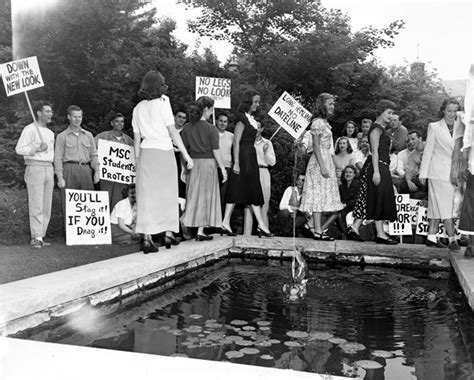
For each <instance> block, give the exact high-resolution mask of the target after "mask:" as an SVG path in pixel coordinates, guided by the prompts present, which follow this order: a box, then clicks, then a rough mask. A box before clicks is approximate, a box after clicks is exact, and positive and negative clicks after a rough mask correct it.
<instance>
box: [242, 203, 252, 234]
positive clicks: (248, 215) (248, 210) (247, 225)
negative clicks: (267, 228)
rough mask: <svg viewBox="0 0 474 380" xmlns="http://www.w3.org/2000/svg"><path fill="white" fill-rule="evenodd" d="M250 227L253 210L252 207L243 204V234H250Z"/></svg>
mask: <svg viewBox="0 0 474 380" xmlns="http://www.w3.org/2000/svg"><path fill="white" fill-rule="evenodd" d="M252 227H253V212H252V207H250V206H245V212H244V235H246V236H250V235H252Z"/></svg>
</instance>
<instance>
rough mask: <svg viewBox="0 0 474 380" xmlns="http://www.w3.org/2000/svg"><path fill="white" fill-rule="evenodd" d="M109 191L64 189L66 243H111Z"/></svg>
mask: <svg viewBox="0 0 474 380" xmlns="http://www.w3.org/2000/svg"><path fill="white" fill-rule="evenodd" d="M111 243H112V233H111V230H110V209H109V193H108V192H107V191H86V190H72V189H66V244H67V245H93V244H111Z"/></svg>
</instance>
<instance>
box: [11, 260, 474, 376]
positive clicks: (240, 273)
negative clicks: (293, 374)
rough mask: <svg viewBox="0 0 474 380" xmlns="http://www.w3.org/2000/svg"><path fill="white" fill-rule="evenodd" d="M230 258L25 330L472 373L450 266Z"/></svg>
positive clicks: (281, 364) (323, 367) (469, 333)
mask: <svg viewBox="0 0 474 380" xmlns="http://www.w3.org/2000/svg"><path fill="white" fill-rule="evenodd" d="M290 276H291V268H290V262H280V261H249V260H246V261H244V260H241V259H229V260H225V261H221V262H219V263H217V264H215V265H213V266H211V267H206V268H201V269H198V270H196V271H194V272H191V273H188V274H186V275H185V276H183V277H181V278H178V279H175V280H173V281H171V282H168V283H167V284H166V285H162V286H160V287H158V288H156V289H149V290H146V291H144V292H141V293H139V294H135V295H133V296H131V297H129V298H127V299H124V300H123V301H121V302H120V303H114V304H111V305H106V306H103V307H100V308H83V310H81V312H80V313H77V315H75V316H73V317H69V318H68V319H67V320H66V319H65V320H62V321H60V322H61V323H60V324H58V325H50V326H43V327H41V328H39V329H35V330H33V331H28V332H26V333H23V334H22V336H19V337H22V338H27V339H33V340H41V341H48V342H58V343H64V344H75V345H85V346H92V347H101V348H107V349H115V350H125V351H134V352H143V353H150V354H159V355H175V356H176V355H179V356H187V357H191V358H198V359H205V360H219V361H230V362H234V363H241V364H251V365H258V366H265V367H277V368H286V369H293V370H298V371H307V372H316V373H321V374H324V373H327V374H334V375H343V376H348V377H356V376H360V377H361V378H365V379H394V380H395V379H396V380H398V379H403V380H405V379H406V380H408V379H419V380H421V379H426V380H437V379H449V380H459V379H468V378H472V376H473V368H472V363H473V357H474V346H473V343H472V342H474V340H473V338H474V320H473V313H472V312H471V310H470V308H469V306H468V305H467V302H466V301H465V299H464V296H463V294H462V291H461V289H460V288H459V286H458V284H457V280H456V279H455V276H454V275H448V274H447V273H446V272H431V273H428V272H420V271H411V270H395V269H387V268H383V269H382V268H378V267H365V268H361V267H356V266H338V267H328V266H325V265H318V266H311V265H310V270H309V274H308V278H309V281H308V284H307V294H306V296H305V298H304V299H302V300H300V301H299V302H296V303H290V302H288V301H287V300H286V299H285V295H284V293H283V291H282V287H283V285H284V283H287V282H288V281H289V278H290Z"/></svg>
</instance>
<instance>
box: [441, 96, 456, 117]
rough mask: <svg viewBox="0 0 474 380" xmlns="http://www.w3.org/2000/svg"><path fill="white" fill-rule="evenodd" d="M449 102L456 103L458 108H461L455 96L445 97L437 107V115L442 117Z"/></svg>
mask: <svg viewBox="0 0 474 380" xmlns="http://www.w3.org/2000/svg"><path fill="white" fill-rule="evenodd" d="M450 104H456V105H457V106H458V110H459V109H460V108H461V105H460V104H459V102H458V101H457V99H455V98H446V99H444V100H443V103H441V107H439V113H438V117H439V118H440V119H442V118H443V117H444V111H445V110H446V108H447V107H448V106H449V105H450Z"/></svg>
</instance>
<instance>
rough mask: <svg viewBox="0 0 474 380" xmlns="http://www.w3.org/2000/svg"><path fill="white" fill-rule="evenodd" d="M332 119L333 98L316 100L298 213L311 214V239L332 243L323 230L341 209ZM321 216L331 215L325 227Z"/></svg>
mask: <svg viewBox="0 0 474 380" xmlns="http://www.w3.org/2000/svg"><path fill="white" fill-rule="evenodd" d="M332 115H334V96H333V95H331V94H326V93H322V94H320V95H319V96H318V97H317V99H316V107H315V112H314V119H313V121H312V123H311V135H312V137H313V139H312V140H313V154H312V155H311V158H310V159H309V162H308V166H307V168H306V181H305V184H304V188H303V196H302V198H301V206H300V210H301V211H302V212H308V213H312V214H313V221H314V239H315V240H326V241H332V240H334V238H332V237H331V236H329V235H327V234H326V232H325V230H326V228H327V227H328V226H329V225H330V224H331V223H332V222H334V221H335V220H336V218H337V212H338V211H339V210H342V209H343V208H344V205H343V204H342V202H341V197H340V196H339V188H338V185H337V178H336V168H335V166H334V146H333V142H332V132H331V125H330V124H329V123H328V120H327V119H328V118H329V117H330V116H332ZM323 213H331V215H330V216H329V218H328V219H327V220H326V222H325V223H324V224H322V223H321V217H322V214H323Z"/></svg>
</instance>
